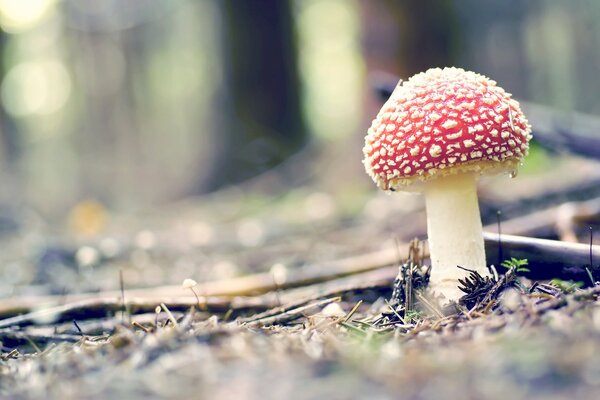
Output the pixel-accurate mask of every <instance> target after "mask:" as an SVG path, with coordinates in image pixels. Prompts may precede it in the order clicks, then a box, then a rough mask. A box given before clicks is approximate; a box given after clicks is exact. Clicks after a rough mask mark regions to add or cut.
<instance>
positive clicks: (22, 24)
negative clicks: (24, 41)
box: [0, 0, 55, 33]
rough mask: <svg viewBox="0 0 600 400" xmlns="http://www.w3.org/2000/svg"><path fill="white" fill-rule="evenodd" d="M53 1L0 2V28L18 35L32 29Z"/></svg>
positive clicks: (9, 0) (4, 0) (20, 0)
mask: <svg viewBox="0 0 600 400" xmlns="http://www.w3.org/2000/svg"><path fill="white" fill-rule="evenodd" d="M54 3H55V0H0V27H2V29H3V30H4V31H6V32H8V33H19V32H23V31H25V30H27V29H30V28H32V27H34V26H35V25H36V24H37V23H39V22H40V21H41V20H42V18H44V16H46V14H47V13H48V11H49V10H50V8H51V7H52V6H53V5H54Z"/></svg>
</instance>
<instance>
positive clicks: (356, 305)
mask: <svg viewBox="0 0 600 400" xmlns="http://www.w3.org/2000/svg"><path fill="white" fill-rule="evenodd" d="M362 303H363V301H362V300H359V302H358V303H356V304H355V305H354V307H352V310H350V312H349V313H348V314H347V315H346V317H345V318H344V319H343V320H342V323H346V322H348V321H349V320H350V318H352V316H353V315H354V313H355V312H356V310H358V307H360V305H361V304H362Z"/></svg>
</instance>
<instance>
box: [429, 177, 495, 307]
mask: <svg viewBox="0 0 600 400" xmlns="http://www.w3.org/2000/svg"><path fill="white" fill-rule="evenodd" d="M424 194H425V204H426V206H427V235H428V238H429V254H430V256H431V267H432V268H431V277H430V281H429V287H430V288H431V289H432V291H433V292H434V294H436V295H442V296H444V297H445V300H444V301H445V302H448V301H458V300H459V299H460V298H461V297H462V296H463V295H464V293H463V292H462V291H461V290H460V289H458V286H459V283H458V279H459V278H464V277H466V276H468V274H469V273H468V272H467V271H464V270H462V269H460V268H457V265H460V266H461V267H463V268H468V269H471V270H475V271H477V272H479V273H480V274H481V275H482V276H489V275H490V273H489V271H488V269H487V266H486V261H485V249H484V247H483V231H482V227H481V218H480V216H479V205H478V203H477V188H476V184H475V175H474V174H472V173H463V174H457V175H450V176H446V177H443V178H439V179H434V180H432V181H430V182H428V183H427V184H426V187H425V190H424Z"/></svg>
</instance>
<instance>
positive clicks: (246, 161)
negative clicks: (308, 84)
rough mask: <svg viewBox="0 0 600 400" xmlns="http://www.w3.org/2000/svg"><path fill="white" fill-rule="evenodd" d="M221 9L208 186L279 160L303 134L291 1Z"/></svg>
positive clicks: (230, 2)
mask: <svg viewBox="0 0 600 400" xmlns="http://www.w3.org/2000/svg"><path fill="white" fill-rule="evenodd" d="M221 10H222V15H223V30H224V32H223V37H224V40H223V42H224V43H223V47H224V49H223V54H224V56H223V57H224V59H225V62H224V65H225V76H224V85H225V92H226V98H225V101H224V107H225V109H223V114H222V115H221V116H220V119H221V124H220V127H219V129H218V131H217V132H215V134H216V136H217V137H216V139H217V141H218V151H219V154H220V156H219V157H218V158H217V160H218V161H217V163H216V165H215V166H214V170H213V173H212V178H209V180H208V185H207V186H208V189H214V188H216V187H218V186H221V185H223V184H228V183H235V182H239V181H241V180H244V179H247V178H250V177H252V176H255V175H257V174H258V173H260V172H262V171H265V170H267V169H269V168H271V167H273V166H275V165H277V164H279V163H281V162H282V161H284V160H285V159H286V158H287V157H289V156H290V155H291V154H293V153H294V152H296V151H297V150H298V149H299V148H300V147H302V145H303V144H304V143H305V142H306V139H307V138H306V130H305V128H304V123H303V119H302V114H301V108H300V94H299V77H298V70H297V63H296V60H297V54H296V41H295V36H294V24H293V20H292V6H291V2H290V1H288V0H244V1H238V0H225V1H223V2H222V3H221ZM204 189H207V188H204Z"/></svg>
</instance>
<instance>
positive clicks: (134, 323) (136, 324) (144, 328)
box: [131, 321, 152, 333]
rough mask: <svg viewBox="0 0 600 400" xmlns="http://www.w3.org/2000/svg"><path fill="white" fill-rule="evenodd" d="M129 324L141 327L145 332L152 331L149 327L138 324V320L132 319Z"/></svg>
mask: <svg viewBox="0 0 600 400" xmlns="http://www.w3.org/2000/svg"><path fill="white" fill-rule="evenodd" d="M131 325H133V326H134V327H136V328H138V329H141V330H143V331H144V332H146V333H150V332H152V330H151V329H150V328H146V327H145V326H144V325H142V324H140V323H139V322H137V321H133V322H132V323H131Z"/></svg>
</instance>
